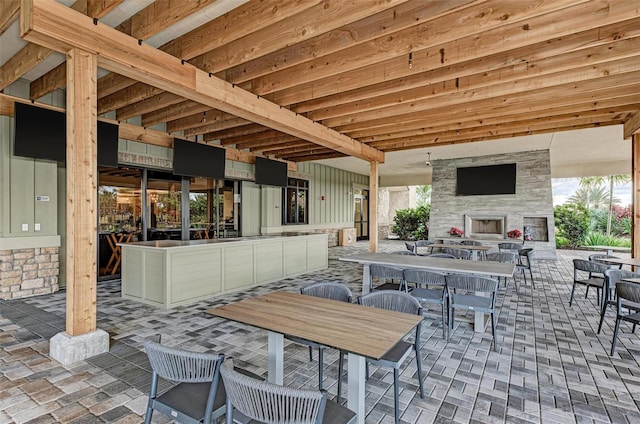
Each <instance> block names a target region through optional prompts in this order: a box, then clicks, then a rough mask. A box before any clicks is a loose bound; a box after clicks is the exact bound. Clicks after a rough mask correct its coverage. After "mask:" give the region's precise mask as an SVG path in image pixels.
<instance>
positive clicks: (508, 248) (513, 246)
mask: <svg viewBox="0 0 640 424" xmlns="http://www.w3.org/2000/svg"><path fill="white" fill-rule="evenodd" d="M522 246H524V244H523V243H513V242H510V243H507V242H505V243H498V250H499V251H501V252H514V253H518V250H520V249H522Z"/></svg>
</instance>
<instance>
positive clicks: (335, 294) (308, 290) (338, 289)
mask: <svg viewBox="0 0 640 424" xmlns="http://www.w3.org/2000/svg"><path fill="white" fill-rule="evenodd" d="M300 293H301V294H305V295H308V296H315V297H323V298H325V299H331V300H339V301H342V302H351V301H352V300H353V296H352V295H351V290H349V287H347V286H345V285H344V284H342V283H337V282H320V283H313V284H310V285H308V286H306V287H303V288H301V289H300Z"/></svg>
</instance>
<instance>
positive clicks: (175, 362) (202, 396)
mask: <svg viewBox="0 0 640 424" xmlns="http://www.w3.org/2000/svg"><path fill="white" fill-rule="evenodd" d="M142 343H143V345H144V348H145V350H146V351H147V356H148V358H149V363H150V364H151V369H152V370H153V372H152V374H151V388H150V389H149V403H148V404H147V415H146V417H145V423H146V424H149V423H150V422H151V416H152V415H153V411H154V410H156V411H160V412H162V413H163V414H165V415H167V416H169V417H171V418H173V419H175V420H176V421H178V422H181V423H201V422H204V423H210V422H212V420H216V421H217V419H218V417H220V416H221V415H223V413H224V410H225V408H224V405H225V390H224V387H223V385H222V382H221V380H220V366H221V364H222V361H223V360H224V355H222V354H212V353H199V352H190V351H187V350H182V349H176V348H171V347H167V346H163V345H161V344H160V343H156V342H154V341H151V340H144V341H143V342H142ZM159 377H160V378H163V379H165V380H168V381H170V382H174V383H179V384H178V385H176V386H174V387H173V388H171V389H169V390H167V391H166V392H164V393H162V394H161V395H158V378H159Z"/></svg>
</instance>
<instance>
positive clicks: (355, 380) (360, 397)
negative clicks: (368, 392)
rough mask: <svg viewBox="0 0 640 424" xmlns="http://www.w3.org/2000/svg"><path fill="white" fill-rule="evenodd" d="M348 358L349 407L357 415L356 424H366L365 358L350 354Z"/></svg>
mask: <svg viewBox="0 0 640 424" xmlns="http://www.w3.org/2000/svg"><path fill="white" fill-rule="evenodd" d="M347 356H348V358H347V367H348V377H347V407H348V408H349V409H351V410H352V411H353V412H355V413H356V423H358V424H364V415H365V410H364V395H365V383H366V379H365V368H366V361H365V359H364V356H360V355H356V354H354V353H349V354H348V355H347Z"/></svg>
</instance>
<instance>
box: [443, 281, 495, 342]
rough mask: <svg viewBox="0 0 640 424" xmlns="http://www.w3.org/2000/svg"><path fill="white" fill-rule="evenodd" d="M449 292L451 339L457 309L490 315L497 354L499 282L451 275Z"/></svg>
mask: <svg viewBox="0 0 640 424" xmlns="http://www.w3.org/2000/svg"><path fill="white" fill-rule="evenodd" d="M447 292H448V293H449V328H450V330H449V337H451V331H453V324H454V322H455V311H456V309H463V310H469V311H473V312H483V313H485V314H490V315H491V333H492V334H493V349H494V350H495V351H496V352H497V351H498V343H497V341H496V322H495V308H496V294H497V293H498V280H494V279H492V278H486V277H478V276H475V275H460V274H451V275H447ZM469 292H482V293H489V296H480V295H476V294H469Z"/></svg>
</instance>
